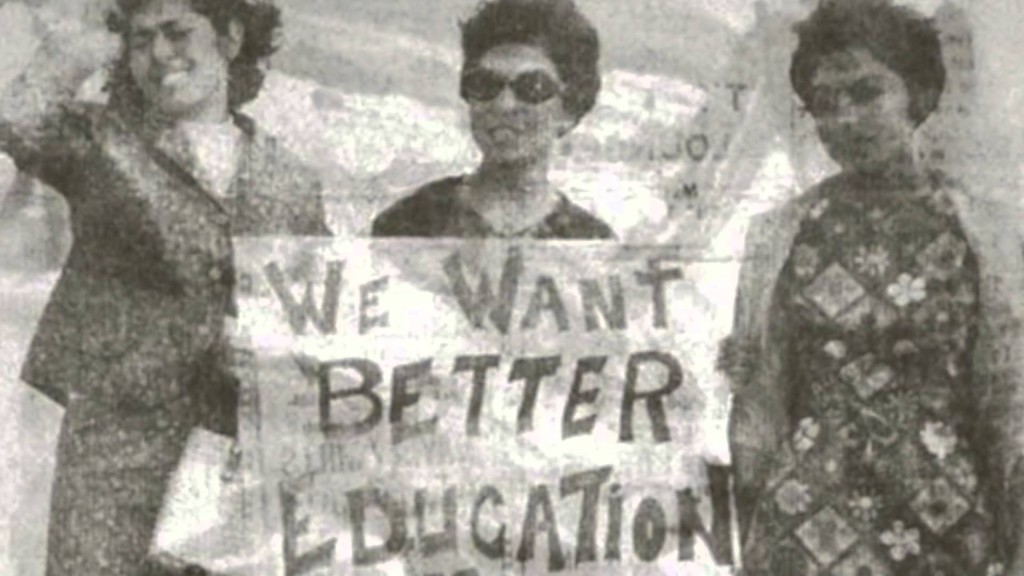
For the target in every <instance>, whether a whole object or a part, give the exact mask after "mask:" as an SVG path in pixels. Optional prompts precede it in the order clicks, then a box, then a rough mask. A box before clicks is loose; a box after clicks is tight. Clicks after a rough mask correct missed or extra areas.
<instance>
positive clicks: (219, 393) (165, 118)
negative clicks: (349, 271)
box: [0, 0, 329, 576]
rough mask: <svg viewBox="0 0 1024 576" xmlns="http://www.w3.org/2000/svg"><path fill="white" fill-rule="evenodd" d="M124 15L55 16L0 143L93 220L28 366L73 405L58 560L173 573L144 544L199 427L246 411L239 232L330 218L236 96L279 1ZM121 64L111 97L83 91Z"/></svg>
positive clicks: (159, 2)
mask: <svg viewBox="0 0 1024 576" xmlns="http://www.w3.org/2000/svg"><path fill="white" fill-rule="evenodd" d="M110 16H111V17H110V19H109V23H110V24H111V27H112V28H113V29H114V31H115V32H116V33H117V34H116V35H114V34H110V33H108V32H107V31H104V30H96V31H93V32H89V33H85V31H83V30H78V31H76V30H74V29H73V28H72V27H71V26H69V25H62V26H60V27H58V26H53V27H52V29H53V32H52V33H51V34H50V35H49V36H47V37H46V38H45V39H44V41H43V43H42V48H41V49H40V51H39V52H38V54H37V59H36V60H35V61H33V62H32V63H30V65H29V66H28V68H27V69H26V70H25V72H24V73H22V74H21V75H20V76H18V77H17V78H15V79H14V80H12V81H11V83H10V84H8V85H7V86H5V87H0V150H3V151H4V152H6V153H7V154H9V155H10V156H11V157H13V158H14V160H15V162H16V163H17V165H18V168H19V169H21V170H23V171H25V172H27V173H30V174H32V175H34V176H36V177H38V178H40V179H41V180H43V181H45V182H46V183H48V184H49V185H51V186H52V187H53V188H55V189H56V190H57V191H59V192H60V193H61V194H62V195H63V196H64V197H65V199H66V200H67V202H68V205H69V207H70V213H71V225H72V228H73V231H74V236H75V239H74V245H73V246H72V248H71V253H70V254H69V256H68V258H67V262H66V264H65V266H64V270H63V272H62V274H61V277H60V279H59V280H58V282H57V285H56V287H55V288H54V290H53V293H52V295H51V297H50V301H49V303H48V304H47V307H46V309H45V311H44V313H43V316H42V319H41V320H40V323H39V327H38V330H37V331H36V335H35V338H34V340H33V343H32V347H31V350H30V352H29V356H28V360H27V362H26V365H25V368H24V371H23V373H22V377H23V379H24V380H25V382H27V383H28V384H30V385H32V386H33V387H35V388H36V389H38V390H39V391H41V392H42V393H44V394H46V395H48V396H49V397H50V398H52V399H53V400H55V401H56V402H59V403H60V404H62V405H63V406H64V407H65V413H64V420H63V423H62V428H61V435H60V440H59V444H58V448H57V471H56V477H55V481H54V488H53V498H52V504H51V516H50V522H49V541H48V550H47V567H46V574H47V575H48V576H58V575H69V576H71V575H73V576H139V575H141V574H157V573H163V571H162V570H161V569H159V568H157V567H154V566H151V565H149V563H148V562H146V560H145V557H146V553H147V550H148V549H149V546H150V541H151V536H152V532H153V528H154V524H155V522H156V519H157V513H158V511H159V509H160V506H161V503H162V501H163V497H164V490H165V487H166V484H167V481H168V477H169V476H170V474H171V472H172V471H173V470H174V469H175V467H176V465H177V463H178V460H179V457H180V456H181V454H182V452H183V449H184V447H185V443H186V439H187V438H188V435H189V433H190V431H191V429H192V428H193V427H195V426H203V427H207V428H210V429H213V430H214V431H217V432H222V433H225V434H232V433H233V432H234V428H235V409H236V402H235V401H236V399H237V390H236V389H235V387H234V383H233V380H232V379H231V378H230V377H229V376H228V370H227V367H226V364H225V354H224V353H223V350H224V348H225V347H224V346H223V342H222V338H223V334H224V329H225V324H224V322H225V316H226V315H229V314H230V313H231V310H232V291H233V283H234V282H233V279H234V272H233V249H232V236H233V235H248V234H281V235H289V234H295V235H325V234H328V233H329V230H328V228H327V226H326V223H325V218H324V208H323V204H322V202H321V198H320V186H319V184H318V181H317V178H316V176H315V175H314V174H313V173H312V172H311V171H310V170H308V169H307V168H305V167H303V166H302V165H301V164H299V163H298V162H297V161H296V159H295V158H294V157H292V156H291V155H289V154H288V153H287V152H285V150H284V149H283V148H282V147H281V146H279V145H278V144H277V142H276V140H275V139H274V138H272V137H271V136H269V135H268V134H266V133H264V132H262V131H261V130H259V129H258V128H257V127H256V126H255V125H254V123H253V122H252V121H251V120H250V119H248V118H247V117H245V116H243V115H241V114H240V113H239V112H238V110H239V108H240V107H241V106H242V105H243V104H245V103H246V102H248V101H250V100H252V99H253V98H255V97H256V95H257V94H258V92H259V90H260V87H261V85H262V83H263V77H264V75H263V72H262V70H263V68H262V65H263V61H264V59H265V58H266V57H267V56H269V55H270V54H271V53H272V52H273V51H274V37H275V33H276V32H277V29H278V28H279V26H280V14H279V12H278V9H277V8H276V7H274V6H273V5H272V4H269V3H265V2H262V1H256V0H252V1H250V0H118V2H117V8H115V11H114V12H113V13H112V14H111V15H110ZM117 36H120V42H118V37H117ZM103 66H108V67H109V70H110V72H111V74H110V81H109V84H108V87H109V92H110V98H109V103H107V104H106V105H94V104H84V103H80V102H76V101H75V100H74V99H73V95H74V93H75V90H76V88H77V86H78V84H79V83H80V82H81V81H82V80H84V79H85V78H87V77H88V76H89V75H91V74H92V73H93V72H95V71H96V70H98V69H99V68H101V67H103Z"/></svg>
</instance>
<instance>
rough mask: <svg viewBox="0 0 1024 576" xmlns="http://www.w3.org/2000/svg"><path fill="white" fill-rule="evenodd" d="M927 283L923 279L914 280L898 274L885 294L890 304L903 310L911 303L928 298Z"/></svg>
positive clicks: (907, 275) (906, 275)
mask: <svg viewBox="0 0 1024 576" xmlns="http://www.w3.org/2000/svg"><path fill="white" fill-rule="evenodd" d="M926 287H927V281H926V280H925V279H924V278H923V277H917V278H914V277H913V276H911V275H910V274H900V276H899V278H897V279H896V282H895V283H894V284H890V285H889V287H888V288H887V289H886V291H885V293H886V294H887V295H888V296H889V298H890V299H891V300H892V303H893V304H895V305H897V306H899V307H900V308H905V307H906V306H908V305H910V304H911V303H912V302H920V301H922V300H924V299H925V297H926V296H928V292H927V290H926Z"/></svg>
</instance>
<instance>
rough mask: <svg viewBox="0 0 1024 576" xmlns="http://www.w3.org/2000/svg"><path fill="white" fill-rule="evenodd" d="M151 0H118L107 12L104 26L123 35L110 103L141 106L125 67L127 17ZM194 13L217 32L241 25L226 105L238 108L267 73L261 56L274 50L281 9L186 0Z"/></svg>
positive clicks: (235, 0)
mask: <svg viewBox="0 0 1024 576" xmlns="http://www.w3.org/2000/svg"><path fill="white" fill-rule="evenodd" d="M149 1H151V0H117V4H118V8H117V9H116V10H113V11H111V12H110V13H109V14H108V15H107V27H108V28H109V29H110V30H111V31H112V32H115V33H118V34H121V36H122V37H124V38H125V39H126V41H125V43H124V46H125V48H124V51H123V53H122V55H121V58H120V59H119V60H118V61H117V62H116V63H115V64H114V68H113V70H112V72H111V75H110V80H109V82H108V85H107V88H108V90H109V91H110V98H111V102H112V103H115V102H116V103H120V104H123V105H128V106H131V107H134V108H136V109H141V106H142V93H141V91H140V90H139V89H138V87H137V86H136V85H135V81H134V80H133V79H132V75H131V70H130V69H129V67H128V43H127V34H128V33H129V20H130V19H131V16H132V14H133V13H134V12H135V11H137V10H139V9H141V8H142V7H144V6H145V5H146V4H147V2H149ZM189 4H190V5H191V6H192V9H193V10H195V11H196V13H198V14H200V15H202V16H205V17H206V18H207V19H208V20H209V21H210V23H211V24H213V28H214V30H216V31H217V33H218V34H222V35H223V34H227V33H228V26H229V25H230V23H231V22H232V21H236V22H238V23H239V24H241V26H242V28H243V29H244V31H245V32H244V35H243V39H242V46H241V48H240V49H239V51H238V55H237V56H236V57H235V59H234V60H232V61H231V64H230V65H229V67H228V108H229V109H230V110H232V111H235V110H238V108H240V107H241V106H242V105H244V104H246V103H247V102H249V101H251V100H253V99H255V98H256V96H257V95H258V94H259V92H260V89H261V88H262V87H263V80H264V77H265V76H266V73H265V71H264V68H263V62H264V60H265V59H266V58H267V57H269V56H270V55H271V54H273V53H274V52H275V51H277V48H278V44H279V39H280V32H281V10H280V9H279V8H278V7H277V6H274V5H273V4H271V3H270V2H269V1H266V0H189Z"/></svg>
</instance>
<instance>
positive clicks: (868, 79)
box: [806, 48, 914, 173]
mask: <svg viewBox="0 0 1024 576" xmlns="http://www.w3.org/2000/svg"><path fill="white" fill-rule="evenodd" d="M811 88H812V96H811V101H810V102H807V103H806V104H807V105H808V108H809V110H810V112H811V114H812V115H813V116H814V120H815V123H816V125H817V130H818V136H819V137H820V138H821V142H822V144H824V145H825V149H826V150H827V151H828V153H829V156H831V157H832V159H833V160H835V161H836V162H838V163H839V165H840V166H841V167H842V168H843V170H845V171H852V172H866V173H876V172H884V171H886V170H887V169H888V168H891V167H893V166H892V165H893V164H896V163H899V162H902V161H904V160H906V159H909V158H913V156H912V154H913V133H914V123H913V122H912V121H911V119H910V93H909V91H908V90H907V86H906V83H905V82H904V81H903V79H902V78H901V77H900V76H899V74H897V73H896V72H894V71H893V70H892V69H891V68H889V67H888V66H886V65H884V64H882V63H881V62H879V61H878V60H876V59H875V58H874V57H873V56H872V55H871V53H870V52H868V51H867V50H865V49H860V48H855V49H851V50H845V51H842V52H836V53H833V54H829V55H827V56H825V57H824V58H823V59H822V61H821V62H820V63H819V65H818V69H817V70H816V71H815V74H814V77H813V78H812V80H811Z"/></svg>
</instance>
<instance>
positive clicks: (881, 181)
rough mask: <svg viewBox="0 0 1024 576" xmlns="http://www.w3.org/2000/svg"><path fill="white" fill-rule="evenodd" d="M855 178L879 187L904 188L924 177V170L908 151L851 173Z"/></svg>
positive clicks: (915, 183) (912, 185)
mask: <svg viewBox="0 0 1024 576" xmlns="http://www.w3.org/2000/svg"><path fill="white" fill-rule="evenodd" d="M851 176H853V178H854V180H855V181H857V182H860V183H863V184H864V185H868V186H873V187H875V188H879V189H903V188H907V187H908V186H909V187H914V186H916V185H918V184H919V183H920V182H921V181H922V180H923V179H924V171H923V170H922V169H921V166H920V164H919V163H918V162H917V160H916V159H915V158H914V154H913V153H912V152H910V151H907V152H905V153H903V154H900V155H899V156H898V157H895V158H892V159H890V160H889V161H887V162H886V163H885V164H882V165H879V166H871V167H865V168H862V169H858V170H854V171H852V173H851Z"/></svg>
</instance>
